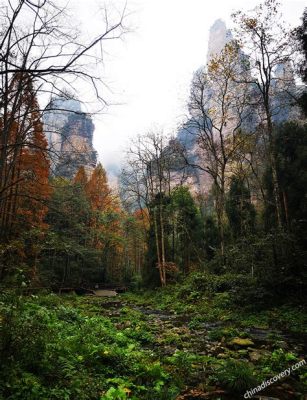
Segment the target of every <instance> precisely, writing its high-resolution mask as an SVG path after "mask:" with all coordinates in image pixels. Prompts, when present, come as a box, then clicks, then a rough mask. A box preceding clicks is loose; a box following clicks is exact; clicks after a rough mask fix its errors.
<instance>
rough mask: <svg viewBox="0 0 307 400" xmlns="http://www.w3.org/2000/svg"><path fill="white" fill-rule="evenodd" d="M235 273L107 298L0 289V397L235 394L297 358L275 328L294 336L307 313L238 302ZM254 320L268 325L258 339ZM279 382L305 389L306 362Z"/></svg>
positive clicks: (102, 399)
mask: <svg viewBox="0 0 307 400" xmlns="http://www.w3.org/2000/svg"><path fill="white" fill-rule="evenodd" d="M238 280H239V281H240V280H241V277H239V278H238ZM238 280H236V277H231V276H229V275H228V276H227V277H225V276H224V277H223V276H220V277H218V278H217V279H216V280H215V278H212V277H208V276H202V275H201V274H194V275H192V276H190V277H189V278H188V279H187V280H186V281H184V282H182V283H181V284H180V285H171V286H168V287H166V288H163V289H158V290H155V291H146V292H138V293H132V292H129V293H125V294H123V295H120V296H118V297H115V298H98V297H91V296H80V297H78V296H71V295H63V296H57V295H53V294H40V295H39V296H20V295H17V294H16V293H6V294H2V295H1V296H0V356H1V365H0V399H1V400H4V399H5V400H38V399H40V400H41V399H42V400H44V399H45V400H55V399H59V400H60V399H61V400H62V399H64V400H75V399H78V400H79V399H80V400H94V399H95V400H128V399H133V400H137V399H140V400H142V399H147V400H160V399H161V400H163V399H165V400H175V399H176V398H177V396H178V395H179V394H180V393H182V392H184V391H186V390H187V388H188V389H191V390H192V389H197V390H198V391H204V392H208V391H209V392H210V391H214V390H216V389H222V390H226V391H227V393H229V394H230V395H231V396H233V397H230V398H231V400H233V399H239V398H242V395H243V394H244V392H245V390H248V389H251V388H252V387H254V386H255V385H256V384H257V383H258V384H259V383H261V382H262V381H263V380H265V379H268V378H271V377H273V376H274V375H276V374H278V373H280V372H282V371H283V370H284V369H286V368H289V367H290V366H291V365H293V364H295V363H296V362H298V361H299V360H300V359H301V358H302V354H301V353H300V351H299V350H297V349H296V347H295V346H293V345H290V344H289V343H286V342H285V340H284V339H283V338H282V337H280V336H279V331H278V329H282V330H288V331H289V332H291V333H292V334H293V335H294V334H297V335H302V334H303V333H304V332H306V330H305V329H306V314H305V313H304V311H303V308H302V307H300V306H294V305H293V304H283V305H282V306H280V307H277V306H276V305H274V307H267V308H264V307H261V308H259V310H257V308H256V307H255V305H253V307H249V305H248V304H247V305H245V303H242V304H238V301H237V298H236V290H237V289H236V290H234V289H235V288H236V287H237V285H238ZM239 296H241V294H239ZM159 310H160V311H159ZM253 327H254V328H255V329H260V330H267V331H268V341H267V342H266V344H265V346H262V343H259V344H258V343H257V342H256V341H254V339H253V337H252V336H251V334H250V329H251V328H253ZM285 382H286V383H287V384H289V385H290V387H291V390H292V391H296V392H297V393H304V391H306V388H307V385H306V369H304V368H300V369H298V370H297V371H295V372H293V373H292V374H291V377H290V378H289V379H288V380H286V381H284V382H283V383H285ZM304 382H305V383H304ZM289 390H290V389H289ZM296 398H298V399H300V398H301V397H300V395H299V394H298V395H297V397H296ZM222 399H223V397H221V400H222ZM225 399H226V397H225ZM227 399H229V397H227Z"/></svg>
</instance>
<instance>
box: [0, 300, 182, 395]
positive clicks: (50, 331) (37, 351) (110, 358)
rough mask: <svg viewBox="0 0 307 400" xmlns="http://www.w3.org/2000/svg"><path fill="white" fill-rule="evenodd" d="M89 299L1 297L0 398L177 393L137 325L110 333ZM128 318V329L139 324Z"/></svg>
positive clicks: (98, 307)
mask: <svg viewBox="0 0 307 400" xmlns="http://www.w3.org/2000/svg"><path fill="white" fill-rule="evenodd" d="M95 300H96V299H93V300H92V301H87V299H86V298H82V299H80V298H77V297H72V296H69V297H61V298H60V297H58V296H55V295H46V296H39V297H37V296H31V297H19V298H16V297H15V296H14V295H10V294H7V295H4V296H2V297H1V302H0V316H1V343H0V346H1V348H0V351H1V367H0V374H1V377H0V382H1V383H0V398H1V399H6V400H13V399H14V400H18V399H20V400H21V399H22V400H27V399H29V400H36V399H61V400H62V399H64V400H65V399H81V400H83V399H84V400H85V399H99V400H107V399H126V398H129V399H158V398H161V399H163V398H165V399H169V398H174V397H175V395H176V393H177V392H178V387H176V386H174V385H173V383H172V380H171V378H170V375H169V374H168V373H167V372H166V371H165V370H164V369H163V367H162V366H161V363H160V361H159V359H158V358H157V357H155V355H154V354H153V353H152V352H151V351H149V350H143V349H142V347H141V345H142V342H144V341H146V340H150V337H146V330H145V329H144V326H142V325H139V328H138V329H136V330H133V329H132V325H131V327H130V328H131V329H130V331H129V330H128V331H127V330H123V329H119V328H117V327H116V325H115V323H113V322H112V321H111V319H110V318H108V317H106V316H102V315H99V311H100V310H101V304H100V303H97V302H96V301H95ZM123 314H124V317H123V319H122V320H121V321H122V323H124V322H125V319H126V318H125V313H123ZM126 317H127V313H126ZM129 318H130V319H132V321H134V322H132V323H131V324H133V323H135V324H137V323H141V321H138V318H136V317H135V316H134V318H133V316H132V315H131V314H130V315H129ZM139 320H140V318H139Z"/></svg>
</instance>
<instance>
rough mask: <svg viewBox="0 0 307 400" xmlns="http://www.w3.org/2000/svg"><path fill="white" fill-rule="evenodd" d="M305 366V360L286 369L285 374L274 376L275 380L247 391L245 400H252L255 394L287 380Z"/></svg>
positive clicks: (271, 379)
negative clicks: (293, 372)
mask: <svg viewBox="0 0 307 400" xmlns="http://www.w3.org/2000/svg"><path fill="white" fill-rule="evenodd" d="M303 365H306V361H305V360H301V361H299V362H297V363H296V364H294V365H292V367H290V368H287V369H285V370H284V371H283V372H280V373H279V374H278V375H275V376H273V378H270V379H267V380H266V381H263V382H262V383H261V384H260V385H258V386H257V387H255V388H253V389H250V390H247V391H246V392H245V394H244V398H245V399H250V398H251V397H252V396H253V395H254V394H256V393H258V392H261V390H263V389H265V388H267V387H268V386H270V385H273V383H275V382H277V381H279V380H280V379H282V378H285V377H287V376H289V375H290V374H291V372H292V371H295V370H297V369H299V368H300V367H302V366H303Z"/></svg>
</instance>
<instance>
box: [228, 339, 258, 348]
mask: <svg viewBox="0 0 307 400" xmlns="http://www.w3.org/2000/svg"><path fill="white" fill-rule="evenodd" d="M229 344H230V345H231V346H237V347H249V346H254V345H255V343H254V342H253V341H252V340H250V339H247V338H239V337H235V338H233V339H232V340H231V341H230V342H229Z"/></svg>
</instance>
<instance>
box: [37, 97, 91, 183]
mask: <svg viewBox="0 0 307 400" xmlns="http://www.w3.org/2000/svg"><path fill="white" fill-rule="evenodd" d="M43 122H44V129H45V133H46V137H47V139H48V143H49V147H50V149H51V161H52V171H53V174H54V175H55V176H62V177H65V178H69V179H71V178H73V176H74V175H75V174H76V172H77V170H78V169H79V168H80V166H84V168H85V170H86V171H88V172H91V170H92V169H93V168H94V167H95V165H96V158H97V155H96V151H95V150H94V148H93V132H94V129H95V127H94V124H93V122H92V120H91V117H90V116H89V115H87V114H86V113H84V112H82V108H81V103H80V102H79V101H78V100H67V99H64V98H57V99H53V100H52V102H51V103H50V104H49V106H48V110H47V111H46V112H45V114H44V117H43Z"/></svg>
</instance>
